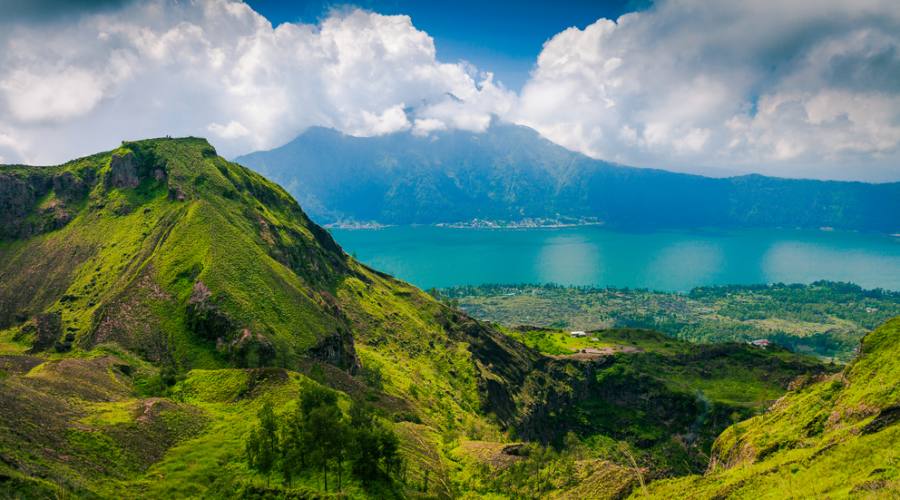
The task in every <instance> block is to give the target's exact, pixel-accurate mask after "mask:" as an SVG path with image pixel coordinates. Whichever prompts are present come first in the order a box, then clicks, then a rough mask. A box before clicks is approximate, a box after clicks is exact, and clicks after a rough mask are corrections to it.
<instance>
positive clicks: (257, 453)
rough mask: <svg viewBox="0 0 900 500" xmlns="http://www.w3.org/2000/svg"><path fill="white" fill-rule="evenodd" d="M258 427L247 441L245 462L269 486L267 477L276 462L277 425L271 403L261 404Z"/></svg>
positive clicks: (277, 447)
mask: <svg viewBox="0 0 900 500" xmlns="http://www.w3.org/2000/svg"><path fill="white" fill-rule="evenodd" d="M257 417H258V418H259V425H258V426H257V428H256V429H253V430H251V431H250V436H249V437H248V439H247V448H246V451H247V462H248V464H249V465H250V468H251V469H255V470H257V471H259V472H260V473H261V474H263V475H265V476H266V485H268V484H269V476H270V474H271V473H272V469H273V468H274V467H275V463H276V461H277V460H278V455H279V446H278V423H277V422H276V420H275V412H274V411H273V409H272V403H271V402H269V401H266V402H265V403H263V406H262V408H260V410H259V413H258V414H257Z"/></svg>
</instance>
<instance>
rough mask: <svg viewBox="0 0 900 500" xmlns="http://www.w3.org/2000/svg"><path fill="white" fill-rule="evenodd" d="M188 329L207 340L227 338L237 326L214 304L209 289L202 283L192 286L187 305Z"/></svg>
mask: <svg viewBox="0 0 900 500" xmlns="http://www.w3.org/2000/svg"><path fill="white" fill-rule="evenodd" d="M187 324H188V328H190V329H191V331H193V332H194V333H196V334H198V335H200V336H201V337H203V338H205V339H208V340H217V339H219V338H228V337H230V335H231V334H232V333H234V332H235V331H237V326H236V325H235V324H234V323H233V322H232V321H231V318H229V317H228V315H227V314H225V312H224V311H222V310H221V309H220V308H219V307H218V306H217V305H216V303H215V299H214V297H213V295H212V292H210V291H209V288H207V286H206V285H205V284H204V283H203V282H202V281H198V282H197V283H195V284H194V289H193V291H192V292H191V298H190V299H189V300H188V305H187Z"/></svg>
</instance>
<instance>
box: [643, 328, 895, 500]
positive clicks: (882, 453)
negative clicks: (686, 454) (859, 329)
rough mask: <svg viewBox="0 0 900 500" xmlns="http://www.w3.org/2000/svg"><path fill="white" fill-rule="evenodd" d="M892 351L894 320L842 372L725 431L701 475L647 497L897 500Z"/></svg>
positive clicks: (664, 485) (656, 488) (664, 484)
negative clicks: (708, 467) (859, 499)
mask: <svg viewBox="0 0 900 500" xmlns="http://www.w3.org/2000/svg"><path fill="white" fill-rule="evenodd" d="M898 347H900V319H894V320H891V321H889V322H888V323H886V324H884V325H883V326H881V327H879V328H878V329H876V330H875V331H874V332H872V333H870V334H869V335H868V336H867V337H866V338H865V339H864V340H863V354H862V355H861V356H860V357H859V358H858V359H857V360H855V361H854V362H853V363H852V364H851V365H850V366H848V367H847V368H846V369H845V370H844V372H843V373H842V374H840V375H836V376H831V377H827V378H825V379H824V380H821V381H817V382H816V381H813V382H812V383H810V384H808V385H806V386H805V387H802V388H799V389H796V390H795V391H793V392H791V393H789V394H788V395H786V396H784V397H783V398H781V399H780V400H779V401H778V402H777V403H776V404H775V405H774V406H772V407H771V408H770V409H769V410H768V411H767V412H766V413H764V414H762V415H760V416H757V417H754V418H752V419H749V420H746V421H743V422H740V423H738V424H735V425H734V426H732V427H730V428H729V429H727V430H726V431H725V432H723V433H722V435H721V436H720V437H719V439H718V440H717V441H716V443H715V446H714V448H713V452H714V461H713V467H712V468H711V471H710V472H708V473H707V474H706V475H703V476H689V477H685V478H679V479H672V480H666V481H660V482H657V483H654V484H653V485H651V493H652V495H653V496H654V497H672V496H676V497H677V496H683V495H685V494H690V495H691V496H693V497H695V498H714V497H721V496H724V495H727V496H730V497H734V498H749V497H753V498H776V497H783V496H785V495H787V496H791V497H794V498H822V497H829V498H837V497H855V496H865V497H870V498H895V497H896V496H897V495H898V494H900V451H898V450H900V427H898V426H897V425H896V421H894V420H891V417H889V415H890V412H891V411H892V410H891V409H892V408H896V406H897V405H898V403H900V394H898V391H897V387H896V386H897V384H896V380H897V379H896V376H897V375H898V373H897V365H898V361H897V360H898V359H900V356H898V354H900V353H898ZM882 415H885V416H884V417H882ZM879 419H882V420H881V421H883V422H885V424H877V423H878V422H879Z"/></svg>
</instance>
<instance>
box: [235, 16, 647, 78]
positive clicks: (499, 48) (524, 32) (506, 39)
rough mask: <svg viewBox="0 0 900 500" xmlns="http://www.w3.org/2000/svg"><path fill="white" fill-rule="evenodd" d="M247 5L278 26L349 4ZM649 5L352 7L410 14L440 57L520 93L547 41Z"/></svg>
mask: <svg viewBox="0 0 900 500" xmlns="http://www.w3.org/2000/svg"><path fill="white" fill-rule="evenodd" d="M248 3H249V4H250V6H252V7H253V9H254V10H256V11H257V12H259V13H260V14H262V15H263V16H265V17H266V18H267V19H268V20H269V21H271V22H272V24H275V25H277V24H281V23H284V22H303V23H315V22H318V21H320V20H321V19H323V18H325V17H327V15H328V14H329V13H330V12H331V11H332V10H335V9H342V8H344V7H345V6H346V5H347V4H346V3H342V2H335V1H330V0H328V1H323V0H315V1H300V2H283V1H275V0H251V1H249V2H248ZM649 4H650V3H649V0H606V1H601V0H571V1H566V2H553V1H534V0H527V1H521V2H516V3H514V4H511V3H509V2H486V1H484V0H457V1H456V2H453V4H452V8H451V7H449V6H450V5H451V4H449V3H446V2H427V1H422V0H418V1H415V0H412V1H410V0H406V1H404V0H361V1H357V2H355V3H353V4H352V5H355V6H357V7H360V8H364V9H367V10H371V11H374V12H378V13H381V14H391V15H408V16H410V18H411V19H412V22H413V25H415V26H416V27H417V28H418V29H420V30H423V31H425V32H426V33H428V34H429V35H430V36H431V37H432V38H433V39H434V45H435V48H436V49H437V58H438V59H439V60H442V61H448V62H453V61H460V60H464V61H468V62H470V63H472V64H474V65H475V66H476V67H479V68H485V69H489V70H490V71H491V72H493V73H494V75H495V78H496V79H497V80H498V81H500V82H502V83H503V84H504V85H506V87H507V88H510V89H512V90H516V91H519V90H521V88H522V86H523V85H524V84H525V82H526V81H527V80H528V74H529V73H530V72H531V69H532V68H533V67H534V63H535V61H536V60H537V56H538V54H540V52H541V47H542V46H543V44H544V42H546V41H547V40H549V39H550V38H552V37H553V35H555V34H557V33H559V32H560V31H562V30H564V29H566V28H569V27H572V26H578V27H580V28H584V27H586V26H588V25H590V24H592V23H593V22H595V21H596V20H597V19H600V18H608V19H616V18H618V17H619V16H621V15H622V14H625V13H627V12H632V11H636V10H641V9H644V8H646V7H647V6H649Z"/></svg>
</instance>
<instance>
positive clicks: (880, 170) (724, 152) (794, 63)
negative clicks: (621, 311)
mask: <svg viewBox="0 0 900 500" xmlns="http://www.w3.org/2000/svg"><path fill="white" fill-rule="evenodd" d="M509 117H510V119H513V120H515V121H517V122H519V123H522V124H525V125H528V126H531V127H534V128H536V129H537V130H539V131H540V132H541V133H542V134H543V135H545V136H547V137H548V138H550V139H551V140H553V141H555V142H557V143H559V144H562V145H564V146H566V147H569V148H571V149H575V150H578V151H582V152H584V153H586V154H589V155H591V156H594V157H598V158H605V159H608V160H614V161H619V162H622V163H628V164H639V165H651V166H658V167H664V168H671V167H675V168H681V169H685V170H691V169H694V168H696V167H698V166H716V167H728V168H733V169H739V170H745V171H757V172H763V173H768V174H774V175H788V176H812V177H831V178H870V179H892V180H897V179H900V148H898V146H900V9H898V8H897V4H896V2H895V1H892V0H883V1H882V0H858V1H853V2H847V1H839V0H816V1H811V0H810V1H806V0H794V1H787V2H786V1H783V0H761V1H754V2H745V1H739V0H727V1H726V0H722V1H716V2H707V1H701V0H667V1H660V2H657V4H656V5H655V6H654V7H653V8H651V9H649V10H646V11H642V12H636V13H630V14H627V15H625V16H622V17H621V18H619V19H618V20H617V21H615V22H614V21H611V20H607V19H601V20H598V21H597V22H596V23H594V24H592V25H590V26H587V27H586V28H585V29H583V30H582V29H577V28H571V29H568V30H566V31H563V32H561V33H559V34H557V35H556V36H554V37H553V38H552V39H551V40H549V41H548V42H547V43H546V44H545V45H544V48H543V51H542V52H541V54H540V56H539V58H538V61H537V65H536V67H535V69H534V71H533V73H532V77H531V79H530V81H529V82H528V83H527V84H526V85H525V87H524V89H523V91H522V94H521V97H520V102H519V104H518V106H517V107H516V109H515V110H514V111H513V112H512V113H511V114H510V116H509Z"/></svg>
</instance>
